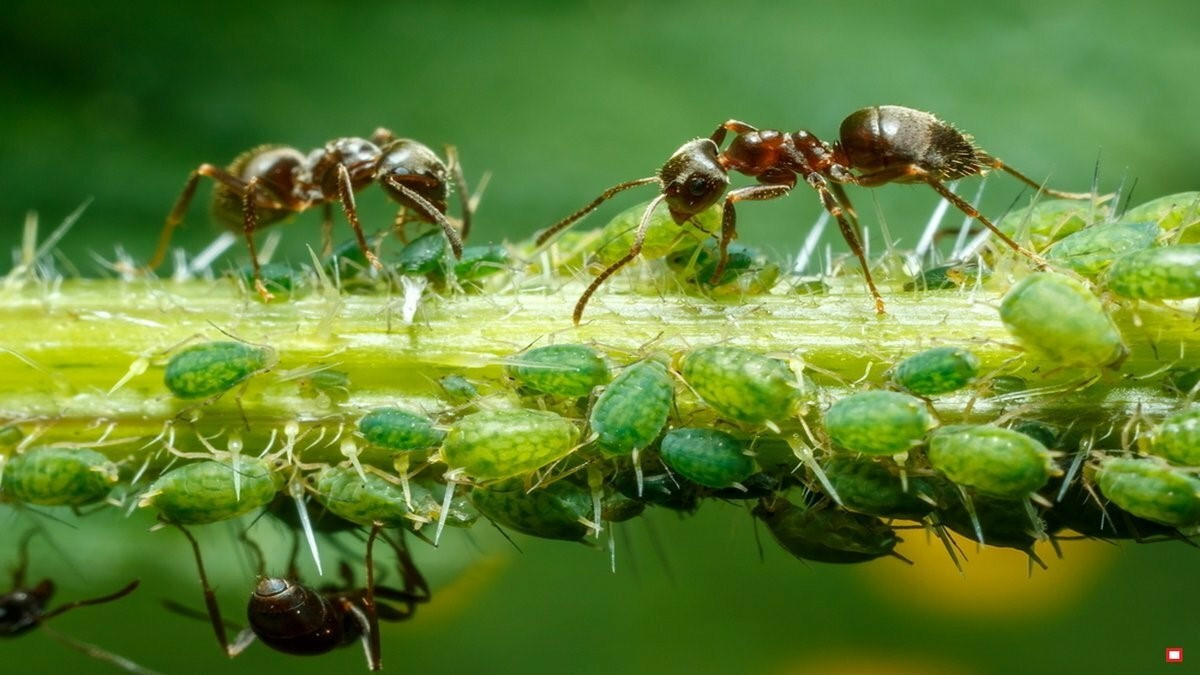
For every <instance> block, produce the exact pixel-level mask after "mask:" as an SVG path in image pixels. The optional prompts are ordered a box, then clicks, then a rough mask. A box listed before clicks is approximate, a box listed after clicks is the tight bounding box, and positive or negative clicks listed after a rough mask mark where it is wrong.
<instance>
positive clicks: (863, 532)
mask: <svg viewBox="0 0 1200 675" xmlns="http://www.w3.org/2000/svg"><path fill="white" fill-rule="evenodd" d="M754 515H755V516H756V517H757V518H758V519H759V520H761V521H763V523H765V524H766V526H767V530H768V531H770V532H771V536H772V537H774V538H775V541H777V542H779V545H780V546H781V547H783V549H784V550H785V551H787V552H788V553H791V554H792V555H794V556H796V557H797V558H800V559H801V560H812V561H814V562H823V563H860V562H867V561H868V560H875V559H876V558H882V557H883V556H885V555H894V554H893V553H892V549H894V548H895V547H896V543H897V542H898V541H900V539H899V537H897V536H896V531H895V530H893V529H892V528H891V527H889V526H888V525H886V524H885V523H884V522H883V521H881V520H879V519H878V518H874V517H872V516H867V515H863V514H861V513H851V512H849V511H843V510H841V509H838V508H834V507H801V506H796V505H795V504H792V503H791V502H789V501H787V500H784V499H763V500H761V501H760V502H759V503H758V505H757V506H755V507H754Z"/></svg>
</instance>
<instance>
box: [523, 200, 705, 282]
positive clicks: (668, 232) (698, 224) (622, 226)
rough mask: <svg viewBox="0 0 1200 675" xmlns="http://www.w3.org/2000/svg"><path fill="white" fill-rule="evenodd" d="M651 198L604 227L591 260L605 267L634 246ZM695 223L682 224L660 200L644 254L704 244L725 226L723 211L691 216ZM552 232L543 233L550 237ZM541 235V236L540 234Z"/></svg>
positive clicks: (661, 253)
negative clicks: (685, 225)
mask: <svg viewBox="0 0 1200 675" xmlns="http://www.w3.org/2000/svg"><path fill="white" fill-rule="evenodd" d="M649 204H650V203H649V202H643V203H641V204H637V205H635V206H631V207H629V208H628V209H625V210H624V211H622V212H620V213H618V214H617V215H615V216H613V218H612V220H610V221H608V223H606V224H605V225H604V227H602V228H600V231H599V233H598V236H597V237H596V238H597V239H599V242H600V243H599V246H597V247H596V249H595V251H593V252H592V254H591V260H592V261H593V262H594V263H596V264H599V265H603V266H605V267H607V266H609V265H611V264H613V263H614V262H616V261H618V260H620V259H621V258H623V257H625V255H626V254H627V253H629V248H630V247H631V246H633V242H634V239H636V236H637V232H638V225H639V224H640V223H641V219H642V217H643V216H644V215H645V211H646V208H648V207H649ZM689 222H691V223H692V224H693V225H695V227H679V226H678V225H676V224H675V221H674V220H673V219H672V218H671V212H670V211H668V210H667V205H666V204H661V203H660V204H659V205H658V206H656V207H654V210H653V211H652V212H651V213H650V222H649V223H647V224H646V231H645V234H644V238H643V240H642V256H644V257H646V258H648V259H650V260H658V259H660V258H668V260H669V256H671V255H672V254H674V253H676V252H678V251H680V250H682V249H685V248H691V247H693V246H698V245H700V244H702V243H703V242H704V241H705V240H707V239H708V238H709V235H708V234H707V233H709V232H715V231H716V230H717V229H718V228H720V227H721V212H720V209H719V208H717V207H714V208H711V209H707V210H705V211H702V212H700V213H698V214H696V216H695V217H694V218H693V219H692V220H690V221H689ZM546 236H548V235H543V237H546ZM539 239H540V238H539Z"/></svg>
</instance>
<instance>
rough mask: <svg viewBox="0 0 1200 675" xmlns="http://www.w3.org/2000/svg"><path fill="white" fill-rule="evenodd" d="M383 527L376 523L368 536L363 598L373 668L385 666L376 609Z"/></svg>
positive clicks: (368, 658)
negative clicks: (377, 561)
mask: <svg viewBox="0 0 1200 675" xmlns="http://www.w3.org/2000/svg"><path fill="white" fill-rule="evenodd" d="M382 528H383V525H382V524H381V523H378V522H377V523H375V524H374V525H372V526H371V535H370V536H369V537H367V594H366V596H365V597H364V598H363V605H364V606H365V607H366V610H367V630H366V633H367V634H366V642H367V666H368V667H369V668H370V669H371V670H379V669H380V668H382V667H383V664H382V663H381V656H380V654H381V652H382V650H383V646H382V645H381V644H380V642H379V614H378V613H377V612H376V611H375V557H374V548H375V539H377V538H378V537H379V531H380V530H381V529H382Z"/></svg>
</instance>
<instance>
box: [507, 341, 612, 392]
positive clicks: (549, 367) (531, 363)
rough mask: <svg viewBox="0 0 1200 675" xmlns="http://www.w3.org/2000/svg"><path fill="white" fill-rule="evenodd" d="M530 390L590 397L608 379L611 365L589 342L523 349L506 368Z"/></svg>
mask: <svg viewBox="0 0 1200 675" xmlns="http://www.w3.org/2000/svg"><path fill="white" fill-rule="evenodd" d="M505 370H506V372H507V373H508V374H509V376H510V377H512V378H513V379H515V380H517V381H518V382H520V383H521V385H522V386H524V387H526V388H527V389H531V390H533V391H536V392H541V393H543V394H552V395H555V396H574V397H578V396H587V395H588V394H591V393H592V389H593V388H595V387H598V386H600V385H602V384H605V383H607V382H608V377H609V374H608V365H607V364H606V363H604V359H602V358H601V357H600V355H599V354H597V353H596V350H595V349H592V348H591V347H588V346H587V345H574V344H565V345H548V346H546V347H537V348H535V349H530V350H529V351H526V352H522V353H520V354H518V355H516V356H515V357H513V358H512V359H511V360H510V361H509V363H508V366H507V367H506V368H505Z"/></svg>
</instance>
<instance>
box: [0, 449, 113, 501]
mask: <svg viewBox="0 0 1200 675" xmlns="http://www.w3.org/2000/svg"><path fill="white" fill-rule="evenodd" d="M117 477H118V474H117V465H116V464H113V463H112V462H111V461H110V460H109V459H108V458H107V457H105V456H104V455H102V454H100V453H98V452H96V451H95V450H87V449H84V448H30V449H29V450H26V451H25V452H23V453H21V454H19V455H14V456H13V457H11V458H10V459H9V460H8V462H7V463H6V464H5V465H4V473H3V482H2V483H0V499H15V500H16V501H19V502H24V503H26V504H37V505H39V506H83V505H85V504H91V503H93V502H98V501H100V500H101V499H104V498H105V497H106V496H107V495H108V493H109V491H110V490H111V489H112V487H113V485H115V484H116V482H117Z"/></svg>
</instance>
